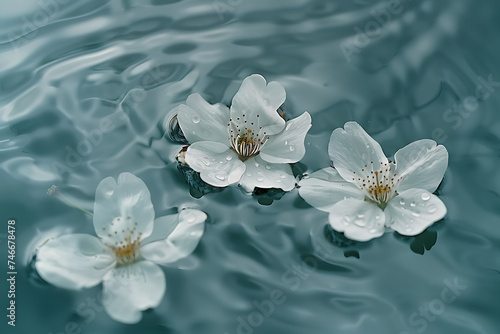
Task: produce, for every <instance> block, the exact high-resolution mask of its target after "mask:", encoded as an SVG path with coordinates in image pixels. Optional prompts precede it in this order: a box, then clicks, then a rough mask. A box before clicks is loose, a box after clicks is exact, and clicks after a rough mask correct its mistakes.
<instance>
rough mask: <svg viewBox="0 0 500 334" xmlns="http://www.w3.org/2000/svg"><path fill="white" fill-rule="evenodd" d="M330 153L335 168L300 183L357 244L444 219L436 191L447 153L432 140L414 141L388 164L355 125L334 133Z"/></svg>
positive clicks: (305, 194)
mask: <svg viewBox="0 0 500 334" xmlns="http://www.w3.org/2000/svg"><path fill="white" fill-rule="evenodd" d="M328 153H329V154H330V158H331V159H332V161H333V166H334V167H335V169H334V168H325V169H322V170H319V171H317V172H314V173H312V174H311V175H310V177H309V178H304V179H302V180H301V181H300V182H299V186H300V188H299V194H300V196H301V197H302V198H303V199H304V200H305V201H306V202H307V203H309V204H310V205H312V206H314V207H316V208H317V209H319V210H323V211H327V212H329V213H330V215H329V222H330V225H331V226H332V227H333V228H334V229H335V230H336V231H339V232H344V234H345V235H346V236H347V237H348V238H350V239H353V240H358V241H367V240H370V239H372V238H375V237H379V236H381V235H382V234H383V233H384V231H385V229H386V228H392V229H393V230H395V231H397V232H398V233H400V234H402V235H407V236H413V235H417V234H419V233H421V232H422V231H424V230H425V229H426V228H427V227H428V226H430V225H432V224H433V223H434V222H436V221H438V220H440V219H441V218H443V217H444V216H445V215H446V207H445V205H444V204H443V202H442V201H441V200H440V199H439V198H438V197H437V196H435V195H433V194H432V193H433V192H434V191H436V189H437V187H438V186H439V184H440V183H441V180H442V179H443V176H444V173H445V171H446V168H447V167H448V151H447V150H446V148H445V147H444V146H442V145H439V146H436V142H434V141H433V140H429V139H422V140H418V141H415V142H413V143H411V144H409V145H407V146H405V147H403V148H402V149H400V150H399V151H397V152H396V154H395V155H394V160H395V162H394V163H393V162H391V161H389V160H388V159H387V158H386V156H385V154H384V152H383V151H382V148H381V147H380V145H379V144H378V143H377V142H376V141H375V140H373V138H371V137H370V136H369V135H368V134H367V133H366V132H365V130H363V128H362V127H361V126H360V125H359V124H358V123H356V122H347V123H346V124H345V126H344V129H335V130H334V131H333V133H332V136H331V138H330V144H329V146H328Z"/></svg>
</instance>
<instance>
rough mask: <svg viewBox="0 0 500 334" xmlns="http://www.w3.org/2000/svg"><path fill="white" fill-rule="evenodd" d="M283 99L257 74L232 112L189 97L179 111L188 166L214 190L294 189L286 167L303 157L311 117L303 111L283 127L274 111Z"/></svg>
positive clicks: (243, 88)
mask: <svg viewBox="0 0 500 334" xmlns="http://www.w3.org/2000/svg"><path fill="white" fill-rule="evenodd" d="M285 97H286V94H285V89H284V88H283V87H282V86H281V85H280V84H279V83H277V82H270V83H269V84H267V85H266V80H265V79H264V77H262V76H261V75H257V74H254V75H251V76H249V77H247V78H245V80H243V83H242V84H241V87H240V89H239V91H238V92H237V93H236V95H235V96H234V98H233V101H232V104H231V107H230V108H228V107H227V106H225V105H223V104H221V103H217V104H214V105H211V104H209V103H208V102H207V101H205V100H204V99H203V98H202V97H201V96H200V95H199V94H192V95H190V96H189V97H188V98H187V100H186V104H183V105H180V106H179V107H178V109H177V117H178V121H179V125H180V127H181V129H182V131H183V133H184V135H185V137H186V139H187V140H188V141H189V143H190V144H191V145H190V146H189V147H188V149H187V152H186V156H185V161H186V163H187V164H188V165H189V166H190V167H191V168H193V169H194V170H195V171H197V172H199V173H200V176H201V178H202V180H203V181H205V182H206V183H208V184H211V185H213V186H216V187H225V186H228V185H230V184H233V183H237V182H238V183H239V184H240V185H241V186H242V187H243V188H244V189H245V190H246V191H253V189H254V188H255V187H259V188H281V189H283V190H285V191H289V190H292V189H293V188H294V187H295V178H294V176H293V174H292V169H291V167H290V165H289V163H295V162H297V161H299V160H300V159H302V157H303V156H304V154H305V147H304V139H305V136H306V134H307V131H308V130H309V128H310V127H311V116H310V115H309V113H307V112H304V113H303V114H302V115H300V116H299V117H297V118H295V119H292V120H290V121H288V122H285V120H284V119H283V118H282V117H281V116H280V115H279V114H278V112H277V110H278V108H279V107H280V106H281V104H283V102H284V101H285Z"/></svg>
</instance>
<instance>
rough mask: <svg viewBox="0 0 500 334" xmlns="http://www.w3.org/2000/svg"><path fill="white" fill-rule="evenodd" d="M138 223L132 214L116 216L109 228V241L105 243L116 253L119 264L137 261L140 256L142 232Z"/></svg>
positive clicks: (105, 229) (107, 229)
mask: <svg viewBox="0 0 500 334" xmlns="http://www.w3.org/2000/svg"><path fill="white" fill-rule="evenodd" d="M137 225H138V223H137V222H135V221H134V220H133V219H132V218H131V217H130V216H127V217H116V218H115V219H113V221H112V222H111V224H110V226H109V227H108V228H105V227H103V230H104V231H107V232H108V238H107V240H106V241H107V242H105V243H104V244H105V245H106V246H108V247H109V249H111V251H112V252H113V253H114V254H115V257H116V261H117V262H118V265H127V264H131V263H134V262H136V261H137V260H138V259H139V257H140V250H141V236H142V233H141V232H137V231H136V227H137Z"/></svg>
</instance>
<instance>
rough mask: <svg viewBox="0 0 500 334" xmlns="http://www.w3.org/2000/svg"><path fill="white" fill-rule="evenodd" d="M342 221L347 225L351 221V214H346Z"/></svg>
mask: <svg viewBox="0 0 500 334" xmlns="http://www.w3.org/2000/svg"><path fill="white" fill-rule="evenodd" d="M342 222H343V223H344V225H346V226H347V225H349V223H350V222H351V218H349V216H345V217H344V218H342Z"/></svg>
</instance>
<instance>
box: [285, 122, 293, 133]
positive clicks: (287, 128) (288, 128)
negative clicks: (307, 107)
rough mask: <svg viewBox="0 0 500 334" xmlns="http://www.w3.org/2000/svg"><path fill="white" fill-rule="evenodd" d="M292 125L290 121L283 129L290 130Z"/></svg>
mask: <svg viewBox="0 0 500 334" xmlns="http://www.w3.org/2000/svg"><path fill="white" fill-rule="evenodd" d="M291 127H292V124H291V123H288V124H287V125H286V127H285V131H288V130H290V128H291Z"/></svg>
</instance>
